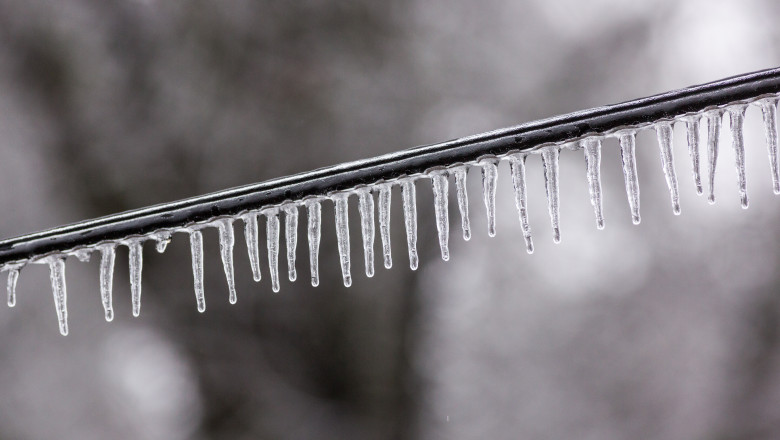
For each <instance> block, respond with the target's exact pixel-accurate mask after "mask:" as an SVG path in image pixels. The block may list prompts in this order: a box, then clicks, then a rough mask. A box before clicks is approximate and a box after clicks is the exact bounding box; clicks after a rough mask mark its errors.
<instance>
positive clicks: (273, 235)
mask: <svg viewBox="0 0 780 440" xmlns="http://www.w3.org/2000/svg"><path fill="white" fill-rule="evenodd" d="M264 214H265V218H266V221H265V235H266V239H267V242H268V269H269V271H270V272H271V289H272V290H273V291H274V292H278V291H279V210H278V209H271V210H268V211H265V213H264Z"/></svg>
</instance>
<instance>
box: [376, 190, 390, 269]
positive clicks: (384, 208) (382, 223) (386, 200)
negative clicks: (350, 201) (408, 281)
mask: <svg viewBox="0 0 780 440" xmlns="http://www.w3.org/2000/svg"><path fill="white" fill-rule="evenodd" d="M392 189H393V187H392V186H391V185H390V184H389V183H386V184H382V185H379V235H380V236H381V237H382V256H383V257H384V261H385V268H386V269H390V268H391V267H393V256H392V254H391V252H390V201H391V197H392V194H393V192H392Z"/></svg>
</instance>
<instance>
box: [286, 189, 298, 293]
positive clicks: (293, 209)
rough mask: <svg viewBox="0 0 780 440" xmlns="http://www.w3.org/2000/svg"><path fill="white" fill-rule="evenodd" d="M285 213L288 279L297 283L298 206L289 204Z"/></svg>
mask: <svg viewBox="0 0 780 440" xmlns="http://www.w3.org/2000/svg"><path fill="white" fill-rule="evenodd" d="M282 211H284V241H285V249H286V251H287V278H289V279H290V281H295V280H296V278H298V272H296V270H295V251H296V249H297V248H298V205H295V204H292V203H290V204H287V205H284V207H282Z"/></svg>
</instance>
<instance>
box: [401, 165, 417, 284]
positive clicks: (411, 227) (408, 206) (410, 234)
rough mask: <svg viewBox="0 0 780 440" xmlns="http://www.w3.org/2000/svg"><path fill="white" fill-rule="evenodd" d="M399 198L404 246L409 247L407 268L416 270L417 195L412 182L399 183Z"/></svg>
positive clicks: (409, 180) (407, 180) (408, 180)
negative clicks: (402, 218) (401, 205)
mask: <svg viewBox="0 0 780 440" xmlns="http://www.w3.org/2000/svg"><path fill="white" fill-rule="evenodd" d="M401 198H402V199H403V205H404V225H405V227H406V244H407V246H408V247H409V267H410V268H411V269H412V270H417V263H418V258H417V195H416V192H415V190H414V181H413V180H411V179H406V180H403V181H401Z"/></svg>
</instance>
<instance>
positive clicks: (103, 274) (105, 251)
mask: <svg viewBox="0 0 780 440" xmlns="http://www.w3.org/2000/svg"><path fill="white" fill-rule="evenodd" d="M98 249H99V250H100V300H101V302H102V303H103V312H104V313H105V316H106V321H109V322H110V321H113V320H114V305H113V300H112V290H113V286H114V263H115V261H116V246H115V245H113V244H106V245H102V246H100V247H99V248H98Z"/></svg>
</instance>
